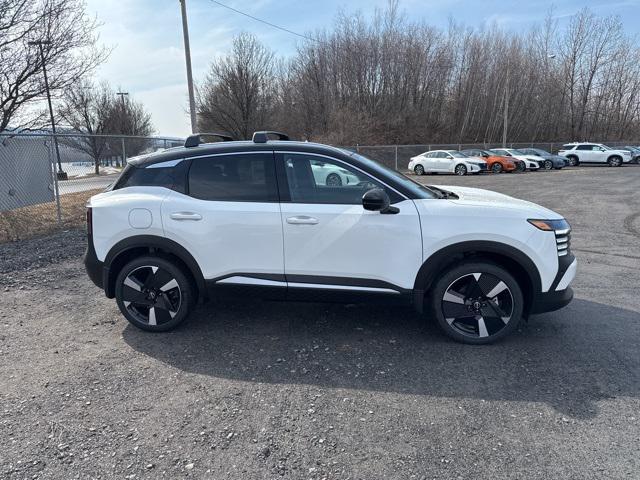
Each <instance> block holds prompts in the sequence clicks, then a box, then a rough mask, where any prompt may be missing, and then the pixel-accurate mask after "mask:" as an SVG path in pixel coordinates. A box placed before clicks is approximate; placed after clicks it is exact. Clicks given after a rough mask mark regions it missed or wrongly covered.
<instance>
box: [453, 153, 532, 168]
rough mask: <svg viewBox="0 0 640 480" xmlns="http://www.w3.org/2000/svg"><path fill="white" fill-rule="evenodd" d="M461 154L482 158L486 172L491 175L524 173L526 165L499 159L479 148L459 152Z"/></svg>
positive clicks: (507, 158)
mask: <svg viewBox="0 0 640 480" xmlns="http://www.w3.org/2000/svg"><path fill="white" fill-rule="evenodd" d="M461 151H462V153H464V154H465V155H467V156H469V157H478V158H482V159H483V160H484V161H485V162H487V170H489V171H491V172H493V173H500V172H524V170H525V169H526V165H525V164H524V162H523V161H521V160H516V159H515V158H509V157H501V156H500V155H496V154H495V153H493V152H489V151H487V150H481V149H479V148H471V149H468V150H461Z"/></svg>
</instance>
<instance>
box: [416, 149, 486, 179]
mask: <svg viewBox="0 0 640 480" xmlns="http://www.w3.org/2000/svg"><path fill="white" fill-rule="evenodd" d="M409 170H411V171H412V172H413V173H415V174H416V175H423V174H425V173H455V174H456V175H466V174H468V173H480V172H486V171H487V162H485V161H484V160H481V159H479V158H475V157H468V156H467V155H465V154H464V153H460V152H458V151H457V150H432V151H430V152H424V153H421V154H420V155H417V156H415V157H411V159H410V161H409Z"/></svg>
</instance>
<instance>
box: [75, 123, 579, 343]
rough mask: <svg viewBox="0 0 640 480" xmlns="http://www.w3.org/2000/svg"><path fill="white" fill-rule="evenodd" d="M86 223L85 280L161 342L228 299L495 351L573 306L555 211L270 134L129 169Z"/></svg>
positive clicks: (170, 154)
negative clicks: (333, 309) (333, 314)
mask: <svg viewBox="0 0 640 480" xmlns="http://www.w3.org/2000/svg"><path fill="white" fill-rule="evenodd" d="M273 135H275V136H276V137H277V138H278V140H276V141H273V140H270V139H269V137H270V136H273ZM222 137H223V138H226V137H224V136H222ZM321 172H324V173H326V175H324V173H322V174H321ZM336 172H340V173H339V176H340V182H337V181H336V180H335V178H334V179H333V180H329V177H330V176H331V175H332V174H334V173H336ZM332 178H333V177H332ZM87 221H88V248H87V252H86V255H85V265H86V268H87V272H88V274H89V276H90V278H91V279H92V280H93V282H94V283H95V284H96V285H98V286H99V287H100V288H102V289H104V292H105V294H106V295H107V297H109V298H114V297H115V298H116V301H117V304H118V307H119V308H120V310H121V311H122V313H123V314H124V316H125V317H126V318H127V319H128V320H129V321H130V322H131V323H132V324H134V325H136V326H137V327H139V328H142V329H145V330H150V331H162V330H168V329H170V328H173V327H175V326H176V325H178V324H179V323H181V322H182V321H183V320H184V319H185V318H186V317H187V316H188V314H189V312H190V311H191V310H192V308H193V306H194V304H195V303H196V301H198V300H199V301H204V300H206V299H209V298H212V297H219V296H223V295H229V294H230V295H240V296H241V298H243V299H244V300H245V301H247V300H248V299H251V300H253V299H254V298H258V297H260V298H267V299H280V300H307V301H314V302H318V301H340V302H348V303H353V302H358V301H365V302H373V301H380V300H382V301H386V302H395V303H399V304H405V305H413V307H415V308H416V309H417V310H418V311H420V312H422V311H424V310H428V311H429V312H430V316H431V317H433V318H435V319H436V320H437V322H438V324H439V325H440V326H441V327H442V329H443V330H444V331H445V332H446V333H447V334H448V335H449V336H451V337H453V338H454V339H456V340H459V341H462V342H467V343H488V342H491V341H493V340H496V339H498V338H500V337H503V336H504V335H506V334H508V333H509V332H512V331H513V330H515V329H516V328H517V326H518V324H519V323H520V321H521V319H522V318H526V317H527V316H528V315H529V314H532V313H539V312H545V311H550V310H555V309H558V308H561V307H563V306H564V305H566V304H567V303H569V302H570V301H571V298H572V296H573V292H572V290H571V288H570V287H569V283H570V282H571V281H572V280H573V278H574V276H575V273H576V265H577V262H576V260H575V258H574V256H573V255H572V254H571V252H570V248H569V238H570V228H569V224H568V223H567V222H566V220H564V219H563V218H562V217H561V216H560V215H558V214H557V213H555V212H553V211H551V210H548V209H546V208H544V207H541V206H539V205H535V204H533V203H530V202H526V201H522V200H517V199H515V198H511V197H508V196H506V195H501V194H499V193H493V192H489V191H486V190H478V189H474V188H462V187H444V188H443V187H428V186H423V185H420V184H418V183H415V182H413V181H412V180H409V179H408V178H407V177H405V176H404V175H402V174H400V173H398V172H396V171H394V170H390V169H387V168H386V167H384V166H382V165H380V164H378V163H376V162H374V161H372V160H370V159H368V158H366V157H363V156H362V155H358V154H357V153H353V152H351V151H347V150H343V149H339V148H334V147H330V146H326V145H320V144H314V143H306V142H304V143H303V142H293V141H288V138H287V137H286V135H284V134H278V133H274V132H256V133H255V134H254V137H253V141H243V142H233V141H223V142H217V143H209V144H201V143H200V137H199V136H193V137H190V138H189V139H188V140H187V142H186V143H185V147H184V148H182V147H179V148H173V149H170V150H166V151H164V152H160V153H153V154H149V155H145V156H142V157H138V158H135V159H131V160H130V161H129V164H128V165H127V167H126V169H125V170H124V171H123V173H122V175H121V176H120V178H119V179H118V181H117V182H116V183H115V185H114V186H113V187H111V188H110V189H109V190H108V191H106V192H104V193H100V194H98V195H95V196H94V197H92V198H91V199H90V201H89V203H88V211H87ZM400 314H402V313H400Z"/></svg>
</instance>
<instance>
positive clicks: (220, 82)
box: [197, 33, 276, 138]
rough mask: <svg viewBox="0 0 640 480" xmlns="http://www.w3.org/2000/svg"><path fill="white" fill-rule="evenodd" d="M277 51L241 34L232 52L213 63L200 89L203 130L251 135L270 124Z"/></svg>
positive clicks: (251, 36) (199, 113)
mask: <svg viewBox="0 0 640 480" xmlns="http://www.w3.org/2000/svg"><path fill="white" fill-rule="evenodd" d="M274 71H275V60H274V55H273V53H272V52H271V51H270V50H268V49H267V48H266V47H265V46H264V45H262V44H261V43H260V42H258V40H257V39H256V38H255V37H254V36H253V35H250V34H248V33H243V34H241V35H239V36H237V37H236V38H235V39H234V41H233V47H232V49H231V53H230V54H229V55H227V56H226V57H224V58H221V59H217V60H215V61H214V62H213V63H212V64H211V69H210V71H209V74H208V75H207V78H206V79H205V81H204V82H203V84H202V85H201V86H200V89H199V92H198V102H197V104H198V125H199V128H200V129H201V130H214V131H217V130H222V131H223V132H227V133H230V134H231V135H233V136H234V137H236V138H248V136H249V135H250V134H251V133H252V132H253V131H254V130H257V129H260V128H264V127H266V126H267V121H268V119H269V118H270V115H271V112H272V102H273V97H274V91H275V86H276V85H275V80H276V79H275V75H274Z"/></svg>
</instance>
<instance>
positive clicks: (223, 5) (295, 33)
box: [211, 0, 319, 43]
mask: <svg viewBox="0 0 640 480" xmlns="http://www.w3.org/2000/svg"><path fill="white" fill-rule="evenodd" d="M211 2H213V3H215V4H216V5H219V6H221V7H224V8H227V9H229V10H231V11H233V12H236V13H239V14H240V15H244V16H245V17H248V18H250V19H252V20H255V21H256V22H260V23H264V24H265V25H269V26H270V27H273V28H277V29H278V30H282V31H283V32H287V33H290V34H291V35H295V36H296V37H300V38H304V39H305V40H310V41H312V42H317V43H319V40H316V39H315V38H311V37H307V36H306V35H302V34H301V33H297V32H294V31H293V30H289V29H288V28H284V27H281V26H280V25H276V24H275V23H271V22H267V21H266V20H262V19H261V18H258V17H254V16H253V15H250V14H248V13H245V12H243V11H241V10H237V9H235V8H233V7H230V6H229V5H225V4H224V3H220V2H218V1H217V0H211Z"/></svg>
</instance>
